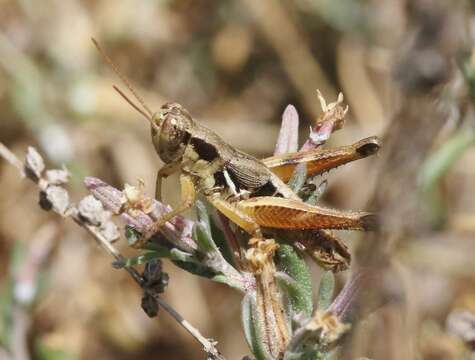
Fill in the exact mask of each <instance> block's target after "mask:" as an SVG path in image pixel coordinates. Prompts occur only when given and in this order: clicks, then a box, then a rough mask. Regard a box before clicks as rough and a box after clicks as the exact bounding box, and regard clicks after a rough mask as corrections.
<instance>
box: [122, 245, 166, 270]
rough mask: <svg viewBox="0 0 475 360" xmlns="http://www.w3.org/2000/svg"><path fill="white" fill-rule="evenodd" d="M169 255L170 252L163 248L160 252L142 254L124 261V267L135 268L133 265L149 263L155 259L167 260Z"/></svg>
mask: <svg viewBox="0 0 475 360" xmlns="http://www.w3.org/2000/svg"><path fill="white" fill-rule="evenodd" d="M170 256H171V255H170V250H168V249H167V248H165V247H163V250H162V251H147V252H144V253H143V254H141V255H139V256H136V257H133V258H130V259H127V260H126V261H125V266H126V267H130V266H135V265H141V264H145V263H147V262H149V261H150V260H153V259H157V258H164V257H167V258H169V257H170Z"/></svg>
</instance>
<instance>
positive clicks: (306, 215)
mask: <svg viewBox="0 0 475 360" xmlns="http://www.w3.org/2000/svg"><path fill="white" fill-rule="evenodd" d="M237 207H238V209H239V210H240V211H242V212H244V213H246V214H247V215H248V216H249V217H251V218H252V219H253V220H254V221H255V222H256V223H257V224H258V225H260V226H263V227H268V228H275V229H314V230H323V229H340V230H371V229H374V228H375V227H376V218H375V215H373V214H371V213H367V212H361V211H339V210H335V209H330V208H325V207H321V206H315V205H309V204H306V203H304V202H302V201H299V200H294V199H285V198H281V197H272V196H262V197H255V198H251V199H248V200H242V201H239V202H238V203H237Z"/></svg>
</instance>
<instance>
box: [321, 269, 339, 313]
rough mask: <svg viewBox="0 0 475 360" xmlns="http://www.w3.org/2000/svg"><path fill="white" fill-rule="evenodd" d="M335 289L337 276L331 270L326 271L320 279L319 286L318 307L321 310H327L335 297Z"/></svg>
mask: <svg viewBox="0 0 475 360" xmlns="http://www.w3.org/2000/svg"><path fill="white" fill-rule="evenodd" d="M334 291H335V276H334V275H333V273H332V272H331V271H325V272H324V273H323V274H322V277H321V279H320V286H319V288H318V300H317V309H318V310H320V311H323V310H326V309H327V308H328V307H329V306H330V304H331V302H332V299H333V292H334Z"/></svg>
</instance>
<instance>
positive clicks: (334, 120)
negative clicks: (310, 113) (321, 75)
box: [301, 90, 348, 151]
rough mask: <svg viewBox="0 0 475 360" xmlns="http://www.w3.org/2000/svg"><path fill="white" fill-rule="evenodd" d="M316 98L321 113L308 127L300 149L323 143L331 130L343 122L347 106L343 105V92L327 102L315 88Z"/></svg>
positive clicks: (341, 125)
mask: <svg viewBox="0 0 475 360" xmlns="http://www.w3.org/2000/svg"><path fill="white" fill-rule="evenodd" d="M317 94H318V99H319V100H320V105H321V106H322V110H323V113H322V114H321V115H320V116H319V117H318V119H317V121H316V123H315V125H314V126H313V128H312V127H311V128H310V134H309V138H308V140H307V141H306V142H305V144H304V145H303V146H302V149H301V151H308V150H311V149H314V148H315V147H317V146H320V145H322V144H324V143H325V142H326V141H327V140H328V139H329V138H330V135H331V134H332V132H334V131H336V130H339V129H341V128H342V127H343V125H344V123H345V116H346V113H347V112H348V106H346V107H343V105H342V103H343V94H342V93H340V94H338V99H337V101H335V102H332V103H330V104H327V103H326V101H325V99H324V97H323V96H322V94H321V93H320V91H318V90H317Z"/></svg>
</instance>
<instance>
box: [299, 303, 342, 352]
mask: <svg viewBox="0 0 475 360" xmlns="http://www.w3.org/2000/svg"><path fill="white" fill-rule="evenodd" d="M349 329H350V325H349V324H344V323H342V322H341V321H340V319H339V318H338V317H337V316H336V315H334V314H333V313H332V312H330V311H325V312H320V311H318V310H317V311H316V312H315V314H314V316H313V317H312V319H311V320H310V321H309V322H308V323H307V324H306V325H305V330H308V331H312V332H318V337H319V342H318V343H319V344H321V345H330V344H333V343H335V342H336V341H337V340H338V339H340V337H341V336H342V335H343V334H344V333H345V332H347V331H348V330H349Z"/></svg>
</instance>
